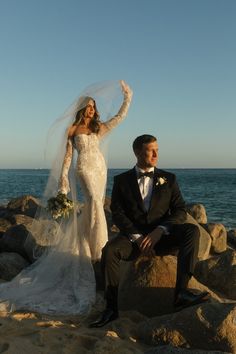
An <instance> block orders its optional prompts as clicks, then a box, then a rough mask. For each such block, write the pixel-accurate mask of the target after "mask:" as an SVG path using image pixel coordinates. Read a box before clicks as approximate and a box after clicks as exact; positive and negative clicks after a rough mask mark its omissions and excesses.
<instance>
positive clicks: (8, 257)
mask: <svg viewBox="0 0 236 354" xmlns="http://www.w3.org/2000/svg"><path fill="white" fill-rule="evenodd" d="M28 265H29V263H28V262H27V261H26V260H25V259H24V258H23V257H21V256H20V255H19V254H17V253H7V252H3V253H0V278H1V279H4V280H11V279H12V278H14V277H15V276H16V275H17V274H18V273H20V271H21V270H22V269H24V268H25V267H27V266H28Z"/></svg>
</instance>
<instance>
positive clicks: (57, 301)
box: [0, 81, 132, 315]
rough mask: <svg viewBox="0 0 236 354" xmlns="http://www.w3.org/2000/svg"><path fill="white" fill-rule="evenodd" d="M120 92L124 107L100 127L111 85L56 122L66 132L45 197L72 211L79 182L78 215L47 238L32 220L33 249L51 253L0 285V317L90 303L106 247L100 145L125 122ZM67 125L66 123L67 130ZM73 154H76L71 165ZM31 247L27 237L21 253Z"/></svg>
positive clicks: (85, 308)
mask: <svg viewBox="0 0 236 354" xmlns="http://www.w3.org/2000/svg"><path fill="white" fill-rule="evenodd" d="M119 87H120V89H121V91H122V92H123V96H124V98H123V103H122V105H121V107H120V109H119V111H118V113H117V114H116V115H115V116H113V117H112V118H110V119H108V120H107V121H105V122H101V121H100V114H99V112H100V108H101V110H102V111H104V112H105V111H106V114H107V115H109V114H110V111H111V110H112V109H113V106H114V102H115V99H116V98H117V88H116V89H114V87H113V85H111V84H106V85H104V86H92V87H89V88H88V89H86V90H85V91H84V93H83V95H82V96H80V97H79V99H77V100H76V101H75V103H74V104H73V105H72V107H70V109H69V111H67V112H66V113H65V115H64V116H63V118H62V119H60V120H59V123H61V122H62V121H63V123H65V122H66V125H67V132H66V134H63V138H62V139H63V142H62V144H61V147H62V149H61V150H60V152H59V154H58V155H57V157H56V159H55V164H54V167H53V168H52V170H51V174H50V177H49V181H48V184H47V188H46V193H45V196H50V195H51V196H52V194H53V193H54V194H55V193H56V190H57V191H58V192H60V193H63V194H68V193H70V197H71V198H72V200H73V202H74V205H76V202H77V190H76V181H78V182H79V185H80V187H81V190H82V192H83V196H84V206H83V208H82V212H78V210H77V208H76V207H75V208H74V210H73V213H72V214H73V215H71V216H70V218H69V219H63V220H61V221H60V222H59V223H56V224H57V227H56V231H55V230H54V233H53V237H52V238H51V235H50V232H49V231H50V230H49V228H48V230H47V228H44V230H43V231H42V224H43V221H41V219H42V215H41V218H40V216H39V217H37V220H35V221H34V222H33V227H32V230H33V229H34V230H35V231H36V233H38V234H40V237H39V238H37V243H41V244H43V243H44V244H47V245H48V246H50V247H47V248H46V251H44V253H43V254H42V255H41V256H40V257H39V258H38V259H37V260H36V262H34V263H33V264H32V265H31V266H29V267H28V268H26V269H24V270H23V271H22V272H21V273H19V274H18V275H17V276H16V277H15V278H14V279H13V280H12V281H10V282H7V283H4V284H1V285H0V311H8V312H11V311H16V310H27V311H36V312H40V313H46V314H63V315H67V314H86V313H88V312H89V310H90V308H91V305H92V304H93V303H94V302H95V298H96V284H95V278H94V271H93V267H92V262H93V261H96V260H98V259H100V256H101V249H102V248H103V246H104V245H105V243H106V242H107V225H106V219H105V214H104V210H103V200H104V193H105V187H106V179H107V167H106V163H105V159H104V156H103V154H102V152H101V150H100V147H99V144H100V141H101V140H102V139H103V138H104V136H106V135H107V134H108V133H109V132H110V131H111V130H112V129H113V128H115V127H116V126H117V125H118V124H119V123H120V122H121V121H122V120H123V119H124V118H125V116H126V115H127V112H128V108H129V105H130V102H131V98H132V91H131V89H130V88H129V86H128V85H127V84H126V83H125V82H124V81H120V82H119ZM120 89H119V91H120ZM108 97H109V99H108ZM104 102H106V104H104ZM98 103H99V104H100V107H99V106H98ZM98 107H99V110H98ZM68 117H69V118H68ZM68 119H70V121H71V123H70V124H69V126H68ZM57 123H58V122H57ZM74 151H77V161H76V163H75V164H74V163H73V152H74ZM60 156H61V157H62V156H63V158H62V159H61V158H60ZM55 186H57V187H55ZM47 231H48V232H47ZM30 241H31V239H30V237H28V238H27V240H26V243H25V247H27V243H28V244H29V243H30ZM39 241H40V242H39ZM37 246H38V245H36V247H35V251H37V248H38V247H37Z"/></svg>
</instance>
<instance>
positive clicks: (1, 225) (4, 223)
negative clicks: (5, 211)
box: [0, 218, 11, 233]
mask: <svg viewBox="0 0 236 354" xmlns="http://www.w3.org/2000/svg"><path fill="white" fill-rule="evenodd" d="M9 227H11V223H10V221H8V220H6V219H4V218H0V232H3V233H4V232H5V231H6V230H7V229H9Z"/></svg>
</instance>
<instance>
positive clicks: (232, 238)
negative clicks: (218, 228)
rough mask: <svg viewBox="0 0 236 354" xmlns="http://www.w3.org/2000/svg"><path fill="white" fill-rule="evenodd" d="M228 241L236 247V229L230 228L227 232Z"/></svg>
mask: <svg viewBox="0 0 236 354" xmlns="http://www.w3.org/2000/svg"><path fill="white" fill-rule="evenodd" d="M227 241H228V243H229V244H230V245H232V246H233V247H236V229H232V230H229V231H228V233H227Z"/></svg>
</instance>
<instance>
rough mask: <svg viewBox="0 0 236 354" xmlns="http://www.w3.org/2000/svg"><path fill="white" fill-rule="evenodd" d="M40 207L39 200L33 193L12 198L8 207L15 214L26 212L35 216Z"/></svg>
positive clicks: (25, 213)
mask: <svg viewBox="0 0 236 354" xmlns="http://www.w3.org/2000/svg"><path fill="white" fill-rule="evenodd" d="M38 207H39V201H38V200H37V199H36V198H34V197H32V196H31V195H25V196H22V197H19V198H15V199H12V200H11V201H10V202H9V203H8V205H7V209H8V210H9V211H11V212H12V213H14V214H24V215H28V216H31V217H34V216H35V214H36V211H37V209H38Z"/></svg>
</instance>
